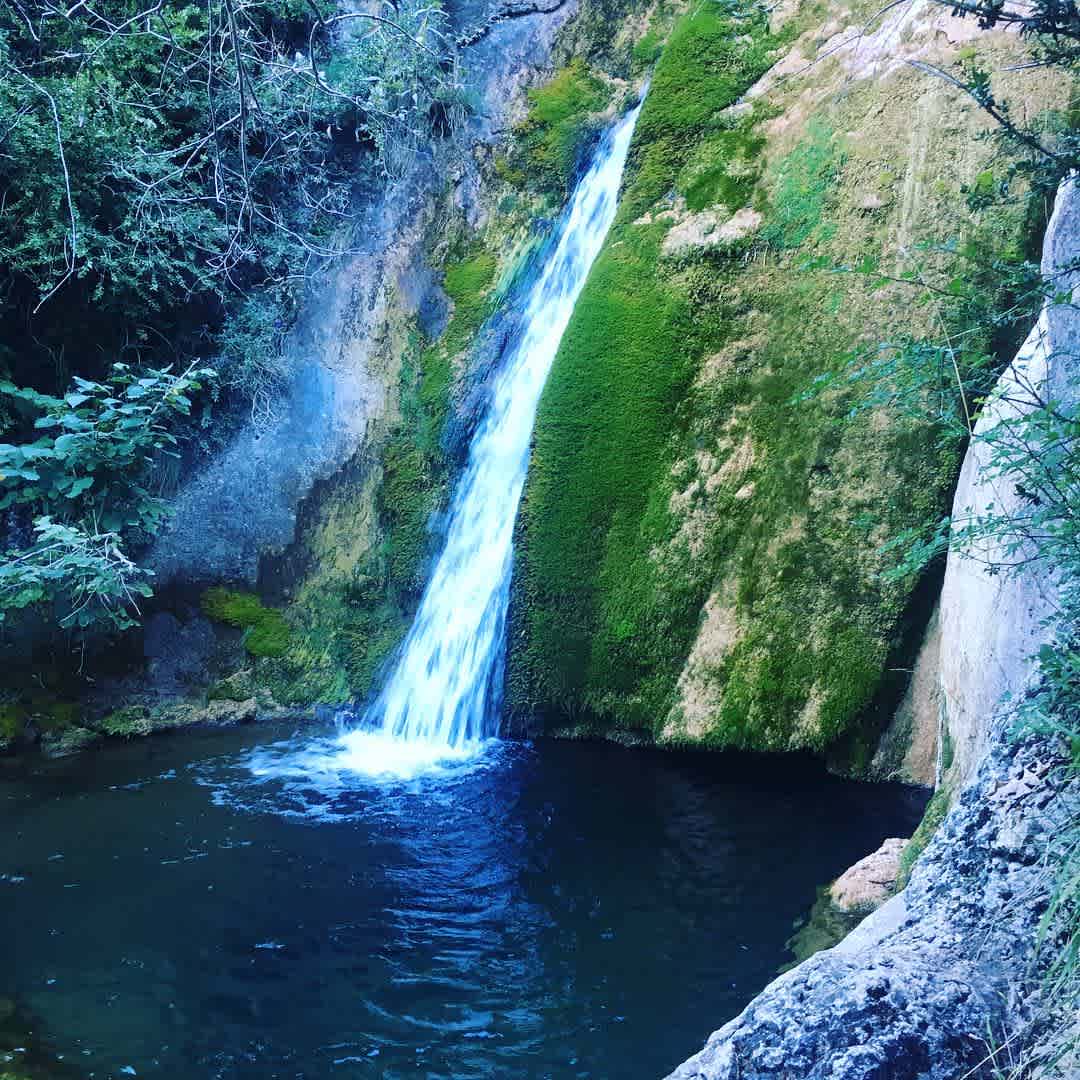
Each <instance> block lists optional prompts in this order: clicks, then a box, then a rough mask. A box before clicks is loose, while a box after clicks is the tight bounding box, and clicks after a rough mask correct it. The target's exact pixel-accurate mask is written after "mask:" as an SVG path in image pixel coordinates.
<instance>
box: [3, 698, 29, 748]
mask: <svg viewBox="0 0 1080 1080" xmlns="http://www.w3.org/2000/svg"><path fill="white" fill-rule="evenodd" d="M25 727H26V709H24V708H23V707H22V706H21V705H17V704H7V705H0V750H4V749H7V748H8V747H10V746H11V745H12V744H13V743H14V742H16V741H17V740H18V739H19V738H20V737H21V736H22V734H23V730H24V729H25Z"/></svg>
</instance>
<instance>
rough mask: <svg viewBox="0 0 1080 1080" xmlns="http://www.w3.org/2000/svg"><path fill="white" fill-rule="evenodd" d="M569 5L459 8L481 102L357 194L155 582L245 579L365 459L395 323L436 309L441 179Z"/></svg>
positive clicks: (157, 562)
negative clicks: (284, 361) (477, 31)
mask: <svg viewBox="0 0 1080 1080" xmlns="http://www.w3.org/2000/svg"><path fill="white" fill-rule="evenodd" d="M577 6H578V4H577V0H565V2H563V3H559V4H557V5H552V6H547V5H541V6H537V7H536V8H535V9H533V8H528V9H527V8H526V6H524V5H517V6H513V5H512V6H511V7H512V8H513V10H512V11H509V12H508V10H507V5H505V4H499V3H494V4H491V5H476V4H463V5H457V6H456V9H455V11H454V19H455V23H456V26H457V28H458V29H462V28H464V27H466V26H468V27H472V26H476V25H483V26H485V27H486V29H485V32H484V33H483V34H482V35H480V38H482V40H480V39H479V38H478V39H477V40H478V43H477V44H474V45H472V46H471V47H467V48H465V50H464V54H463V57H462V62H463V65H464V67H465V70H466V72H467V73H468V90H469V93H470V94H471V95H472V96H473V97H474V98H475V99H476V100H477V101H478V102H480V103H481V107H480V108H478V109H477V110H476V112H475V115H474V116H473V117H472V119H471V120H470V121H469V123H468V125H467V127H466V130H465V131H464V132H463V133H462V135H461V138H460V139H458V140H452V141H448V142H447V143H446V144H444V145H433V146H432V147H430V148H428V149H427V150H425V152H423V153H421V154H419V155H418V156H417V159H416V160H415V161H414V162H413V163H412V164H411V165H410V167H409V168H408V171H407V172H406V174H405V175H404V176H402V177H400V178H398V179H397V180H396V181H395V182H392V183H390V184H387V185H386V186H385V188H384V189H383V190H381V191H379V192H377V193H376V194H374V195H373V196H371V195H369V196H368V197H366V198H364V197H363V196H361V202H362V204H363V205H362V208H361V210H360V212H359V213H358V216H357V218H356V220H355V222H354V223H353V226H352V230H351V245H350V246H351V248H352V252H351V254H350V255H349V256H348V257H347V258H346V259H345V260H344V261H343V262H342V263H340V264H336V265H334V266H332V267H330V268H328V269H326V270H325V271H324V272H323V273H322V274H321V275H319V276H318V277H317V278H316V279H315V281H314V282H313V284H312V285H311V287H310V288H309V290H308V294H307V296H306V298H305V301H304V303H303V305H302V308H301V312H300V315H299V317H298V320H297V323H296V326H295V327H294V329H293V330H292V332H291V333H290V335H289V339H288V342H287V344H286V346H285V352H286V356H287V358H288V360H289V364H288V367H289V370H290V372H291V374H290V377H289V381H288V385H287V387H286V389H285V391H284V392H283V394H282V395H281V396H280V398H279V399H278V400H276V401H274V402H272V403H270V404H269V405H268V407H267V408H265V409H263V410H262V412H261V414H260V415H258V416H254V415H253V417H252V418H251V420H250V422H248V423H246V424H245V425H244V426H243V427H242V428H241V430H240V431H239V432H238V433H237V434H236V435H235V436H234V437H233V439H232V441H231V443H230V444H229V445H228V446H227V447H225V448H224V450H223V451H222V452H220V453H219V454H217V455H215V456H214V458H213V459H212V460H211V461H210V462H209V464H207V465H206V466H203V467H200V468H199V469H198V470H197V471H196V472H195V474H194V475H193V476H192V477H191V478H190V479H189V481H188V482H187V483H186V484H185V485H184V486H183V488H182V489H181V491H180V493H179V496H178V498H177V500H176V505H175V513H174V515H173V517H172V520H171V521H170V523H169V524H168V526H167V528H166V529H165V530H164V531H163V532H162V534H161V535H160V536H159V537H158V539H157V541H156V542H155V544H154V546H153V548H152V550H151V552H150V554H149V556H148V559H147V562H148V565H149V566H150V567H151V568H152V569H153V570H154V572H155V574H156V576H157V582H158V585H159V586H164V585H168V584H170V583H185V582H192V581H193V582H197V583H202V582H207V581H229V582H248V583H251V584H254V583H255V582H256V579H257V576H258V574H259V564H260V558H261V557H262V556H263V555H265V554H267V553H278V552H281V551H282V550H283V549H285V548H286V547H287V546H288V545H289V544H290V543H291V542H292V541H293V539H294V537H295V534H296V528H297V516H298V511H299V509H300V507H301V504H302V502H303V500H304V499H305V497H307V496H308V495H309V494H310V493H311V492H312V489H313V487H314V486H315V484H316V482H317V481H319V480H321V479H324V478H326V477H329V476H331V475H332V474H334V473H335V472H336V471H337V470H338V469H340V468H341V467H342V466H343V465H344V464H345V463H346V462H347V461H349V460H350V459H353V458H356V457H357V456H358V455H360V456H362V454H363V451H364V449H365V447H368V446H370V445H371V443H372V436H373V434H374V433H375V428H376V426H377V425H378V424H380V423H382V422H384V421H386V420H387V419H388V414H390V416H389V419H392V418H393V417H392V414H393V412H394V410H395V409H396V398H395V392H396V385H397V371H398V367H399V365H400V353H401V352H402V351H403V344H402V342H401V341H395V340H394V339H393V335H394V324H395V322H396V321H400V320H402V319H405V318H412V317H417V316H421V315H422V314H423V312H424V310H425V309H426V308H427V307H431V306H432V304H433V303H434V304H435V306H437V299H438V297H437V294H438V287H437V284H436V276H435V275H434V274H433V273H432V272H431V271H430V269H428V268H427V267H426V266H425V255H426V252H425V249H424V245H425V241H426V240H427V238H428V237H427V228H428V226H429V225H430V222H431V219H432V215H433V214H434V213H435V210H436V206H437V203H438V200H439V198H440V195H441V192H442V189H443V187H444V185H445V183H446V179H447V176H451V177H453V178H454V179H455V180H456V181H457V184H458V188H459V189H460V191H461V192H462V196H463V197H464V198H465V199H466V200H467V199H468V198H469V194H470V191H471V190H474V189H475V180H473V181H471V182H470V180H469V178H468V176H466V175H465V174H466V173H467V172H468V171H469V170H468V167H467V166H468V163H469V161H470V159H471V158H472V157H473V155H474V154H475V153H476V152H477V149H476V148H477V147H479V146H483V145H484V144H486V143H488V142H490V140H491V139H492V138H493V137H494V136H496V135H497V134H498V133H500V132H501V131H502V130H504V128H505V127H506V125H507V124H508V123H509V122H510V120H509V118H510V116H511V113H512V111H513V110H514V109H515V108H520V101H521V98H522V91H523V88H524V86H526V85H528V84H529V82H530V81H535V80H536V78H537V74H538V72H541V71H543V70H544V69H545V67H546V66H547V65H548V64H549V62H550V54H551V49H552V45H553V42H554V40H555V36H556V34H557V32H558V30H559V28H560V27H561V26H562V25H563V23H565V21H566V20H567V19H568V18H569V17H570V16H571V15H573V14H574V13H575V12H576V10H577ZM489 7H490V11H489V10H488V8H489ZM509 15H512V16H513V18H512V19H511V18H509ZM473 212H474V213H475V211H473ZM466 214H467V215H468V211H467V210H466ZM433 293H434V294H436V296H435V300H434V301H432V299H431V294H433Z"/></svg>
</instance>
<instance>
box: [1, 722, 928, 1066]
mask: <svg viewBox="0 0 1080 1080" xmlns="http://www.w3.org/2000/svg"><path fill="white" fill-rule="evenodd" d="M282 734H283V733H278V734H276V735H275V734H274V733H273V732H270V731H268V730H267V729H266V728H262V729H259V730H249V731H242V732H232V733H227V734H216V735H213V736H209V735H207V736H202V737H194V738H193V737H190V736H189V737H186V738H175V739H169V738H158V739H152V740H146V741H141V742H137V743H132V744H129V745H125V746H118V747H113V748H108V749H106V750H105V751H103V752H100V753H96V754H89V755H84V756H82V757H80V758H77V759H69V760H66V761H61V762H39V763H37V764H36V765H34V766H33V767H32V768H29V767H27V766H25V765H13V764H11V763H6V764H5V765H4V766H3V768H0V807H2V810H0V813H2V814H3V821H4V829H3V835H2V837H0V911H2V912H3V926H4V932H3V934H2V935H0V994H5V993H7V994H15V995H17V996H18V998H19V1000H20V1001H21V1002H22V1003H23V1004H25V1006H27V1007H28V1008H29V1009H31V1010H32V1011H33V1013H34V1014H36V1016H37V1017H38V1018H39V1020H40V1023H41V1033H42V1035H43V1036H44V1037H45V1039H46V1040H47V1042H48V1046H49V1052H50V1053H51V1054H54V1055H63V1058H64V1060H65V1062H69V1063H70V1062H76V1063H78V1066H79V1069H80V1070H81V1072H82V1075H86V1076H93V1077H121V1076H130V1075H131V1072H130V1071H124V1070H134V1071H135V1073H136V1074H137V1075H139V1076H158V1077H184V1078H188V1080H197V1078H202V1077H222V1078H233V1077H237V1078H238V1077H259V1078H263V1077H266V1078H270V1077H281V1078H286V1077H288V1078H313V1077H320V1078H321V1077H327V1078H331V1077H332V1078H338V1077H340V1078H352V1077H380V1078H395V1077H453V1078H468V1077H558V1078H570V1077H597V1078H615V1077H618V1078H620V1080H626V1078H634V1077H658V1076H661V1075H663V1074H664V1073H665V1072H666V1071H667V1070H668V1069H670V1068H671V1067H672V1066H674V1065H675V1064H676V1063H677V1062H678V1061H680V1060H681V1059H682V1058H684V1057H686V1056H687V1055H688V1054H690V1053H691V1052H693V1051H695V1050H696V1049H697V1048H698V1047H699V1045H700V1044H701V1042H702V1041H703V1039H704V1038H705V1036H706V1035H707V1034H708V1032H709V1031H710V1030H712V1029H713V1028H715V1027H717V1026H718V1025H719V1024H721V1023H722V1022H723V1021H725V1020H727V1019H729V1018H730V1017H731V1016H733V1015H734V1014H735V1013H736V1012H737V1011H738V1010H739V1009H740V1008H741V1007H742V1006H743V1005H745V1004H746V1002H747V1001H748V1000H749V999H750V997H752V996H753V994H754V993H755V992H756V991H758V990H760V989H761V987H762V986H763V985H764V984H765V983H766V982H767V981H768V980H769V979H770V978H771V977H772V976H773V975H774V974H775V973H776V971H777V969H778V968H779V967H780V966H781V965H783V964H784V963H785V961H786V960H788V959H789V957H788V955H787V953H786V951H785V946H784V942H785V940H786V939H787V938H788V936H789V935H790V933H791V929H792V923H793V922H794V921H795V920H796V919H798V918H799V917H800V916H802V915H803V914H805V912H806V911H807V910H808V909H809V908H810V906H811V905H812V903H813V901H814V897H815V889H816V887H817V886H818V885H820V884H821V883H822V882H824V881H826V880H828V879H830V878H832V877H834V876H836V874H837V873H838V872H840V871H842V870H843V869H844V868H845V867H846V866H847V865H848V864H850V863H851V862H852V861H854V860H855V859H856V858H859V857H860V856H862V855H864V854H866V853H867V852H868V851H870V850H872V849H873V848H874V847H876V846H877V845H878V844H879V843H880V841H881V840H882V839H883V838H885V837H886V836H894V835H906V834H907V833H909V832H910V830H911V828H912V826H913V824H914V823H915V821H917V819H918V816H919V810H920V809H921V801H922V800H921V799H920V798H919V797H918V796H917V795H914V794H912V793H910V792H905V791H904V790H902V789H900V788H895V787H869V786H865V785H859V784H854V783H848V782H844V781H840V780H837V779H835V778H832V777H828V776H826V775H824V774H823V773H821V772H820V771H819V770H817V769H816V768H812V767H809V766H808V765H807V763H805V762H793V763H792V762H789V763H779V764H778V763H777V762H775V761H765V760H758V759H747V758H730V757H721V756H716V755H690V754H670V753H660V752H651V751H630V750H623V749H620V748H616V747H612V746H606V745H593V744H584V743H578V744H573V743H541V744H537V745H534V746H532V747H529V746H525V745H520V744H519V745H504V746H502V747H500V748H499V749H497V750H496V751H495V752H494V753H493V754H491V755H489V756H488V757H487V758H486V759H485V760H484V763H483V764H482V765H481V766H479V767H476V768H473V769H472V770H471V771H464V772H459V773H457V774H453V773H451V774H448V775H444V776H442V777H439V778H433V779H432V778H429V779H427V780H424V781H414V782H411V783H408V784H405V783H401V782H386V783H376V782H372V781H366V782H365V781H359V780H358V781H357V786H356V787H355V789H353V790H349V789H348V788H347V787H343V786H340V785H339V786H338V787H337V788H333V787H327V786H326V785H322V786H321V787H320V788H316V787H313V786H311V785H309V784H307V783H305V782H304V781H303V780H302V779H300V780H294V781H292V782H290V781H287V780H282V779H280V778H278V779H274V778H267V777H262V778H260V777H258V776H254V775H253V774H252V770H251V765H252V761H253V759H252V757H251V752H252V750H253V748H255V747H256V746H257V744H259V743H260V742H262V743H265V742H267V741H268V740H272V739H274V738H281V737H282ZM307 737H308V736H306V735H305V738H307ZM278 752H279V751H272V753H278ZM254 760H255V763H256V765H258V763H259V762H260V761H262V760H263V759H262V758H260V757H256V759H254Z"/></svg>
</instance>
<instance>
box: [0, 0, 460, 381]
mask: <svg viewBox="0 0 1080 1080" xmlns="http://www.w3.org/2000/svg"><path fill="white" fill-rule="evenodd" d="M441 26H442V15H441V11H440V9H439V8H438V7H437V6H435V5H432V4H426V3H424V2H423V0H405V2H403V3H400V4H398V5H395V8H390V7H386V8H385V9H378V10H376V9H371V10H368V9H365V11H363V12H359V11H357V12H341V11H339V10H338V9H337V7H336V5H334V4H333V3H332V2H331V0H310V2H302V0H207V2H203V3H194V2H191V0H93V2H84V3H79V4H74V5H68V4H64V5H60V4H54V3H52V2H50V0H44V2H35V3H28V2H26V0H5V2H3V3H0V266H2V267H3V269H2V270H0V294H2V295H3V296H4V297H5V308H6V311H5V314H6V317H7V324H8V326H7V332H5V334H4V344H5V345H6V346H8V347H9V348H10V349H11V350H12V354H10V355H9V356H8V366H9V368H11V369H12V370H11V372H10V373H11V374H12V375H14V376H16V378H17V381H21V382H24V383H29V384H31V385H37V386H38V387H39V388H43V384H44V383H47V381H48V378H49V377H50V376H52V377H53V378H55V375H54V371H55V372H58V373H59V375H60V378H59V383H60V385H62V384H63V381H64V373H65V372H68V371H75V372H78V373H80V374H84V375H90V376H94V375H98V374H100V373H101V372H102V371H103V370H105V369H107V367H108V364H109V363H110V362H111V361H112V359H114V358H115V357H116V356H117V354H118V353H119V352H123V354H124V355H123V358H124V359H125V360H131V359H133V355H132V354H134V355H136V356H146V355H148V354H152V353H155V352H160V351H161V350H162V348H163V346H164V348H165V349H166V351H168V350H177V351H179V352H180V353H181V355H182V354H183V352H184V351H185V350H186V351H188V352H201V353H205V352H206V351H210V350H212V349H213V347H214V344H215V343H214V341H213V338H212V337H211V339H210V340H206V337H205V334H204V329H203V328H204V326H205V325H206V324H209V326H210V327H211V329H212V330H213V329H215V328H216V327H218V326H219V325H220V322H221V320H222V319H223V318H224V317H225V316H226V315H227V314H228V313H229V311H230V310H232V309H234V308H235V307H236V306H237V301H236V294H238V293H244V294H246V293H250V292H252V291H253V290H259V289H265V288H266V287H267V286H280V285H282V284H283V283H288V282H290V281H295V280H296V279H297V278H298V277H301V276H303V275H304V273H305V272H307V271H308V270H310V269H311V268H312V267H313V266H314V265H317V264H319V263H320V262H321V261H322V260H324V259H326V258H330V257H332V256H334V255H335V254H336V253H339V252H340V251H341V250H342V248H343V246H344V243H345V240H344V237H345V235H346V230H344V229H342V228H341V225H342V222H343V221H344V219H345V218H346V217H347V216H348V211H349V207H350V192H351V190H352V188H353V186H354V183H355V178H356V173H357V170H358V167H359V166H360V164H361V163H364V162H367V163H369V164H371V163H377V167H378V169H379V170H380V171H381V172H382V173H384V174H385V173H388V172H393V171H395V170H398V169H400V168H401V167H402V165H403V163H404V162H405V161H406V160H407V158H408V156H409V155H410V154H411V153H412V152H413V151H414V150H415V148H416V146H417V145H418V143H419V142H420V140H421V139H422V138H424V137H425V135H426V134H427V132H428V130H429V121H430V117H431V115H432V114H433V111H435V110H437V109H439V108H442V109H443V111H444V112H445V107H447V105H448V103H452V101H453V100H454V97H453V95H454V89H455V84H454V80H453V77H452V72H450V71H449V69H447V68H446V66H445V65H444V63H443V50H442V44H441V43H442V37H441V32H440V27H441ZM94 354H96V355H94ZM47 360H51V361H52V364H51V365H49V367H48V368H47V369H46V370H42V369H43V366H44V362H45V361H47ZM95 363H96V365H97V366H96V367H95ZM31 365H36V367H35V368H33V369H32V368H31ZM224 376H225V379H226V381H227V382H228V381H230V379H231V375H230V373H229V371H228V370H226V371H225V372H224ZM240 381H243V379H242V378H241V380H240ZM47 388H50V389H58V387H57V386H56V385H53V386H51V387H47Z"/></svg>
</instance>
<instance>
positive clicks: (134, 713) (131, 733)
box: [100, 705, 153, 739]
mask: <svg viewBox="0 0 1080 1080" xmlns="http://www.w3.org/2000/svg"><path fill="white" fill-rule="evenodd" d="M100 728H101V731H102V732H104V733H105V734H106V735H109V736H111V737H112V738H117V739H133V738H137V737H139V736H142V735H149V734H150V732H151V731H153V723H152V722H151V720H150V715H149V712H148V710H146V709H144V708H143V707H142V706H139V705H128V706H125V707H124V708H122V709H116V710H115V711H114V712H111V713H109V715H108V716H106V717H105V718H104V719H103V720H102V721H101V724H100Z"/></svg>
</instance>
